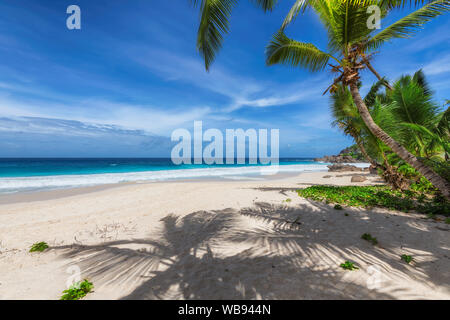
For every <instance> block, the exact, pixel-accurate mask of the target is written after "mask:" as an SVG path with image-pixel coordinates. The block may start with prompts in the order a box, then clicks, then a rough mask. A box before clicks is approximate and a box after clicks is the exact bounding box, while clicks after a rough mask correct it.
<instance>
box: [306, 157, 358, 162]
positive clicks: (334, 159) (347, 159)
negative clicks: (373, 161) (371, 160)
mask: <svg viewBox="0 0 450 320" xmlns="http://www.w3.org/2000/svg"><path fill="white" fill-rule="evenodd" d="M314 161H320V162H331V163H360V162H364V161H360V160H356V159H355V158H353V157H351V156H340V155H337V156H324V157H322V158H315V159H314Z"/></svg>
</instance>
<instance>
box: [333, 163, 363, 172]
mask: <svg viewBox="0 0 450 320" xmlns="http://www.w3.org/2000/svg"><path fill="white" fill-rule="evenodd" d="M327 167H328V171H329V172H344V171H359V172H362V171H363V169H362V168H358V167H355V166H352V165H349V164H333V165H329V166H327Z"/></svg>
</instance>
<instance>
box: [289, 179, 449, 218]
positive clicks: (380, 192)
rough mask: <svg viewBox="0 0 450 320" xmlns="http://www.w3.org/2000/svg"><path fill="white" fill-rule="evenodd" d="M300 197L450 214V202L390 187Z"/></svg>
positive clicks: (325, 190) (327, 190)
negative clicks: (420, 198)
mask: <svg viewBox="0 0 450 320" xmlns="http://www.w3.org/2000/svg"><path fill="white" fill-rule="evenodd" d="M297 193H298V195H299V196H301V197H304V198H307V199H311V200H315V201H328V202H329V203H335V204H339V205H345V206H351V207H364V208H371V207H381V208H387V209H391V210H398V211H402V212H409V211H416V212H419V213H424V214H442V215H447V216H448V215H449V214H450V203H449V202H448V201H446V200H444V199H442V198H439V197H435V198H428V197H427V198H426V200H424V199H422V201H421V202H419V201H418V200H417V196H418V195H417V193H414V192H412V191H409V192H408V191H407V192H401V191H399V190H392V189H391V188H390V187H388V186H343V187H336V186H312V187H308V188H305V189H299V190H297Z"/></svg>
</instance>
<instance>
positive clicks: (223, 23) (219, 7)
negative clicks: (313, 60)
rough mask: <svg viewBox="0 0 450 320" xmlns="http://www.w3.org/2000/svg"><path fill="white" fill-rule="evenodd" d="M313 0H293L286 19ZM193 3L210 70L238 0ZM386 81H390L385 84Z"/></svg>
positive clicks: (400, 2)
mask: <svg viewBox="0 0 450 320" xmlns="http://www.w3.org/2000/svg"><path fill="white" fill-rule="evenodd" d="M312 1H314V0H296V2H295V4H294V6H293V7H292V9H291V11H290V12H289V14H288V17H287V20H286V21H287V23H289V22H290V21H291V20H292V18H293V17H294V16H296V15H297V14H298V12H299V11H300V10H301V9H302V8H305V7H306V6H307V5H308V3H309V2H312ZM364 1H365V0H359V1H357V2H364ZM427 1H429V0H381V1H380V2H381V3H382V4H383V5H385V6H386V7H388V8H398V7H402V8H403V7H404V5H405V4H408V3H409V4H414V5H418V4H422V3H424V2H427ZM189 2H190V3H191V4H192V5H193V6H194V7H199V9H200V13H199V16H200V17H199V20H200V21H199V26H198V31H197V49H198V51H199V53H200V55H201V56H202V58H203V59H204V63H205V68H206V70H209V68H210V66H211V64H212V62H213V61H214V59H215V57H216V54H217V53H218V52H219V50H220V49H221V47H222V43H223V36H224V35H225V34H227V33H228V31H229V19H230V17H231V13H232V11H233V8H234V7H235V6H236V5H237V3H238V2H239V1H238V0H200V1H199V0H189ZM251 2H252V3H254V4H256V5H257V6H258V7H260V8H261V9H262V10H263V11H264V12H267V11H269V12H270V11H272V10H273V8H274V7H275V5H276V4H277V2H278V0H251ZM367 65H368V68H370V69H371V70H372V72H374V73H375V75H377V77H378V80H380V79H381V77H380V76H379V75H378V74H377V73H376V71H375V70H374V69H373V68H372V66H371V65H370V62H367ZM387 85H389V84H387Z"/></svg>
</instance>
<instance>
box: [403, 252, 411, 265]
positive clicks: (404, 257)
mask: <svg viewBox="0 0 450 320" xmlns="http://www.w3.org/2000/svg"><path fill="white" fill-rule="evenodd" d="M400 258H401V259H402V260H403V261H405V262H406V263H408V264H409V263H411V261H412V260H413V258H412V257H411V256H409V255H407V254H402V255H401V257H400Z"/></svg>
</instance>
